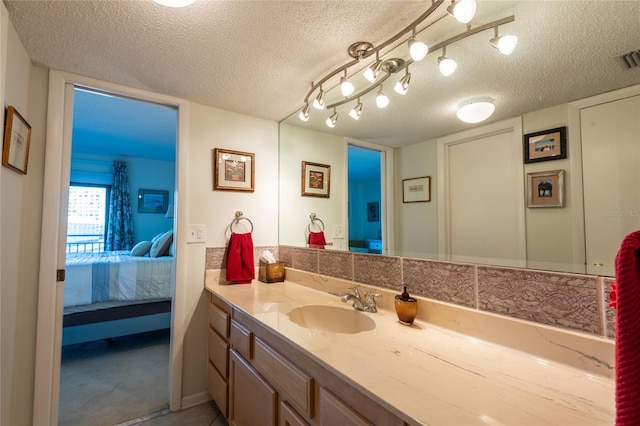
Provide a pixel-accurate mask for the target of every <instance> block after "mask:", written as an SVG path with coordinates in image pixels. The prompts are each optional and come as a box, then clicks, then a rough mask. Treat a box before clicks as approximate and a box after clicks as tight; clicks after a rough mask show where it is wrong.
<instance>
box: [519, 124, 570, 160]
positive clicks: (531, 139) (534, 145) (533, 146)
mask: <svg viewBox="0 0 640 426" xmlns="http://www.w3.org/2000/svg"><path fill="white" fill-rule="evenodd" d="M563 158H567V128H566V127H558V128H557V129H550V130H544V131H542V132H536V133H529V134H526V135H524V162H525V164H527V163H538V162H540V161H550V160H560V159H563Z"/></svg>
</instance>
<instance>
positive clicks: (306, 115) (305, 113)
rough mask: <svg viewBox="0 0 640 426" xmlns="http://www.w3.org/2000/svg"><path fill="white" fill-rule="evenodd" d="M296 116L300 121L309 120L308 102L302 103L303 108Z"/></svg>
mask: <svg viewBox="0 0 640 426" xmlns="http://www.w3.org/2000/svg"><path fill="white" fill-rule="evenodd" d="M298 118H299V119H300V120H302V121H309V102H307V103H306V104H304V108H302V109H301V110H300V113H299V114H298Z"/></svg>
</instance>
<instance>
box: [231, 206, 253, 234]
mask: <svg viewBox="0 0 640 426" xmlns="http://www.w3.org/2000/svg"><path fill="white" fill-rule="evenodd" d="M243 219H244V220H246V221H247V222H249V225H251V231H249V232H253V222H251V221H250V220H249V219H248V218H246V217H244V216H243V215H242V212H241V211H239V210H238V211H237V212H236V217H235V218H234V219H233V220H232V221H231V223H230V224H229V229H230V230H231V232H233V225H234V222H235V224H236V225H237V224H238V223H240V221H241V220H243Z"/></svg>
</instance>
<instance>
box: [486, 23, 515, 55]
mask: <svg viewBox="0 0 640 426" xmlns="http://www.w3.org/2000/svg"><path fill="white" fill-rule="evenodd" d="M493 29H494V37H493V38H492V39H491V40H489V43H491V45H492V46H493V47H495V48H496V49H498V51H499V52H500V53H502V54H503V55H507V56H508V55H511V54H512V53H513V51H514V50H515V49H516V45H517V44H518V37H516V36H514V35H504V36H502V37H498V26H497V25H496V26H495V27H494V28H493Z"/></svg>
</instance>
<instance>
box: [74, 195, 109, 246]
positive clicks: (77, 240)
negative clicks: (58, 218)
mask: <svg viewBox="0 0 640 426" xmlns="http://www.w3.org/2000/svg"><path fill="white" fill-rule="evenodd" d="M110 189H111V188H110V187H109V186H107V185H91V184H78V183H72V184H71V185H70V186H69V207H68V211H67V253H98V252H102V251H104V243H105V237H106V234H107V218H108V216H109V214H108V211H107V209H108V208H109V193H110Z"/></svg>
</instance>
